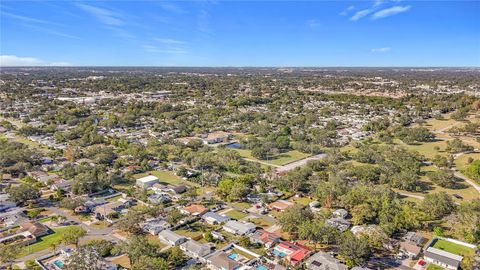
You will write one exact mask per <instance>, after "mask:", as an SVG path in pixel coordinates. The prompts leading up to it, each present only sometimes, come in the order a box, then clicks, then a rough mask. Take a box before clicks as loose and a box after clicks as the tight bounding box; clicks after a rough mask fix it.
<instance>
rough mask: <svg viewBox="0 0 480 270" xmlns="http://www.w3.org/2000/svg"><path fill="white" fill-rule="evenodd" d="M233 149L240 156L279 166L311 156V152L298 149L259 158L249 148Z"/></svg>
mask: <svg viewBox="0 0 480 270" xmlns="http://www.w3.org/2000/svg"><path fill="white" fill-rule="evenodd" d="M233 150H235V151H237V152H238V153H239V154H240V156H242V157H243V158H248V159H253V160H258V161H261V162H265V163H268V164H272V165H278V166H282V165H285V164H288V163H292V162H294V161H297V160H300V159H304V158H306V157H309V156H310V154H305V153H302V152H300V151H297V150H292V151H288V152H285V153H281V154H278V155H275V156H271V157H269V158H268V160H259V159H257V158H255V157H254V156H252V152H251V151H250V150H248V149H233Z"/></svg>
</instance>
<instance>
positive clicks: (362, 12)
mask: <svg viewBox="0 0 480 270" xmlns="http://www.w3.org/2000/svg"><path fill="white" fill-rule="evenodd" d="M371 12H372V10H371V9H363V10H360V11H357V12H356V13H355V14H354V15H353V16H352V17H350V21H358V20H359V19H361V18H363V17H365V16H367V15H368V14H370V13H371Z"/></svg>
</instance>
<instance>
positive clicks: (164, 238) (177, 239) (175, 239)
mask: <svg viewBox="0 0 480 270" xmlns="http://www.w3.org/2000/svg"><path fill="white" fill-rule="evenodd" d="M158 239H160V241H161V242H162V243H164V244H167V245H171V246H178V245H180V244H182V243H184V242H185V241H187V238H185V237H183V236H181V235H178V234H176V233H174V232H172V231H171V230H168V229H167V230H163V231H161V232H160V233H159V234H158Z"/></svg>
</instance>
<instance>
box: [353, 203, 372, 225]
mask: <svg viewBox="0 0 480 270" xmlns="http://www.w3.org/2000/svg"><path fill="white" fill-rule="evenodd" d="M351 214H352V222H353V224H356V225H359V224H365V223H371V222H373V221H374V219H375V217H376V216H377V213H376V212H375V211H374V209H373V207H372V206H371V205H370V204H368V203H362V204H359V205H355V206H354V207H353V209H352V211H351Z"/></svg>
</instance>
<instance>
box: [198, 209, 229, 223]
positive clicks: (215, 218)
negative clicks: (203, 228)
mask: <svg viewBox="0 0 480 270" xmlns="http://www.w3.org/2000/svg"><path fill="white" fill-rule="evenodd" d="M202 219H203V220H205V222H207V223H208V224H210V225H216V224H222V223H225V222H227V221H229V220H230V218H229V217H227V216H222V215H220V214H217V213H215V212H207V213H205V214H204V215H203V216H202Z"/></svg>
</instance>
